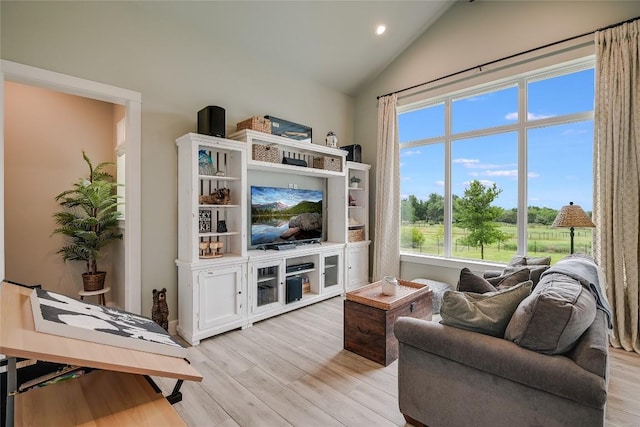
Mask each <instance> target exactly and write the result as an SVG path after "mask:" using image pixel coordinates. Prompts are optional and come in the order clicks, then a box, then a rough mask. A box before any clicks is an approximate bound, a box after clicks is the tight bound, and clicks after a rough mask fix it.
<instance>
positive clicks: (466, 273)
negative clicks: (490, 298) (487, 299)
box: [456, 267, 497, 294]
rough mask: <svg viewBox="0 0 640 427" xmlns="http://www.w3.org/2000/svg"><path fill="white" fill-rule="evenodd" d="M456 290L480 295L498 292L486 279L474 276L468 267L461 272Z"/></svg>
mask: <svg viewBox="0 0 640 427" xmlns="http://www.w3.org/2000/svg"><path fill="white" fill-rule="evenodd" d="M456 290H457V291H460V292H475V293H478V294H483V293H485V292H495V291H497V289H496V288H495V286H493V285H492V284H491V283H489V282H488V281H487V280H486V279H484V278H482V277H480V276H478V275H475V274H473V273H472V272H471V270H469V269H468V268H466V267H465V268H463V269H462V270H460V280H458V285H457V286H456Z"/></svg>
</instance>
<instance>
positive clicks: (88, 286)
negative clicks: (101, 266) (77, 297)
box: [82, 271, 107, 292]
mask: <svg viewBox="0 0 640 427" xmlns="http://www.w3.org/2000/svg"><path fill="white" fill-rule="evenodd" d="M106 276H107V272H106V271H98V272H97V273H96V274H89V273H82V285H83V287H84V290H85V291H87V292H91V291H99V290H100V289H104V279H105V277H106Z"/></svg>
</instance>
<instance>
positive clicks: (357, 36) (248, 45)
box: [142, 0, 456, 95]
mask: <svg viewBox="0 0 640 427" xmlns="http://www.w3.org/2000/svg"><path fill="white" fill-rule="evenodd" d="M454 1H456V0H437V1H436V0H431V1H395V0H394V1H391V0H388V1H202V2H191V1H178V2H157V3H154V6H153V9H154V10H153V12H154V13H161V14H164V15H165V16H166V17H170V18H171V19H172V20H173V22H175V23H176V24H177V23H178V22H180V25H183V26H189V28H190V31H195V32H196V34H199V35H200V36H201V37H202V39H203V40H212V41H214V40H215V41H216V42H217V43H219V42H220V41H223V42H224V43H225V44H227V45H228V46H227V47H228V48H231V49H232V50H233V51H234V52H237V55H251V56H252V57H254V58H256V59H259V60H261V61H264V62H266V63H270V64H273V66H274V67H275V68H276V69H282V68H284V69H287V70H289V71H292V72H295V73H297V74H298V75H302V76H306V77H307V78H309V79H311V80H314V81H316V82H318V83H319V84H322V85H324V86H326V87H330V88H333V89H335V90H337V91H340V92H342V93H345V94H348V95H354V94H355V93H356V92H357V91H358V89H360V88H361V87H362V86H363V85H364V84H366V83H367V82H369V81H371V80H372V79H373V78H375V77H376V76H377V75H378V74H379V73H380V72H381V71H382V70H384V68H385V67H386V66H387V65H389V64H390V63H391V62H392V61H393V60H394V59H395V58H396V57H397V56H398V55H399V54H400V53H402V51H403V50H405V49H406V48H407V47H408V46H409V45H410V44H411V43H412V42H413V41H414V40H415V39H416V38H417V37H418V36H420V34H422V33H423V32H424V31H425V30H426V29H427V28H428V27H429V26H430V25H431V24H432V23H433V22H435V21H436V20H437V19H438V17H440V16H441V15H442V14H443V13H444V12H445V11H446V10H447V9H448V8H449V7H450V6H451V5H452V4H453V3H454ZM142 4H144V2H142ZM380 24H384V25H385V26H386V32H385V33H384V34H382V35H380V36H378V35H376V34H375V30H376V27H377V26H378V25H380Z"/></svg>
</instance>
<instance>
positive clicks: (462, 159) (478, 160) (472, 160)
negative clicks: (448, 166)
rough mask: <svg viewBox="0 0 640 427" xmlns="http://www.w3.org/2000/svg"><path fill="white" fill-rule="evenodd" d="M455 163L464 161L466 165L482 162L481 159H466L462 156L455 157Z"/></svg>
mask: <svg viewBox="0 0 640 427" xmlns="http://www.w3.org/2000/svg"><path fill="white" fill-rule="evenodd" d="M453 163H462V164H464V165H468V164H473V163H480V159H465V158H462V157H461V158H459V159H453Z"/></svg>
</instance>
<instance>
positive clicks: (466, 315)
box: [440, 281, 532, 337]
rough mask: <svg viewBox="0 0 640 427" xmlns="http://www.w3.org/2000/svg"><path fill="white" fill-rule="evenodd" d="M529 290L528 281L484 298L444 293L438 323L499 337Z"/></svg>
mask: <svg viewBox="0 0 640 427" xmlns="http://www.w3.org/2000/svg"><path fill="white" fill-rule="evenodd" d="M531 286H532V283H531V281H526V282H523V283H520V284H518V285H515V286H512V287H510V288H507V289H504V290H501V291H495V292H486V293H484V294H479V293H473V292H457V291H446V292H445V293H444V298H443V300H442V307H440V316H441V317H442V320H441V321H440V323H442V324H443V325H449V326H454V327H456V328H461V329H466V330H468V331H474V332H480V333H483V334H487V335H492V336H494V337H502V336H504V331H505V328H506V327H507V324H508V323H509V319H511V316H512V315H513V312H514V311H515V310H516V308H517V307H518V304H520V302H521V301H522V300H523V299H524V298H525V297H526V296H527V295H529V293H530V292H531Z"/></svg>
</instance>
